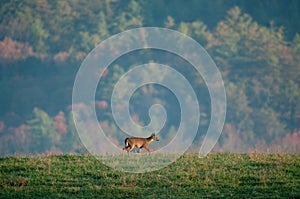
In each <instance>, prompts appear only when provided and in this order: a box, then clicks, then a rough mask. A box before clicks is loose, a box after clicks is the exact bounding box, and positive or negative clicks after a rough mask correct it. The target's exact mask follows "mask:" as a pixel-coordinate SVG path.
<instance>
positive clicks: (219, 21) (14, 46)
mask: <svg viewBox="0 0 300 199" xmlns="http://www.w3.org/2000/svg"><path fill="white" fill-rule="evenodd" d="M299 9H300V1H297V0H288V1H284V0H273V1H271V0H264V1H260V0H252V1H243V0H233V1H222V0H212V1H205V0H190V1H183V0H174V1H169V0H153V1H147V0H122V1H121V0H91V1H79V0H65V1H59V0H54V1H50V0H23V1H21V0H3V1H0V16H1V17H0V156H6V155H19V154H40V153H85V152H86V150H85V148H84V146H83V145H82V144H81V142H80V139H79V137H78V134H77V132H76V128H75V126H74V121H73V115H72V111H71V105H72V89H73V84H74V79H75V76H76V73H77V71H78V69H79V67H80V65H81V63H82V61H83V60H84V58H85V57H86V56H87V55H88V53H89V52H90V51H91V50H92V49H93V48H94V47H95V46H97V45H98V44H99V43H100V42H101V41H104V40H105V39H107V38H109V37H110V36H112V35H114V34H117V33H120V32H122V31H125V30H129V29H132V28H138V27H152V26H153V27H164V28H169V29H172V30H176V31H179V32H181V33H184V34H186V35H188V36H190V37H192V38H193V39H195V40H196V41H197V42H199V43H200V44H201V45H202V46H203V47H204V48H205V49H206V51H207V52H208V53H209V54H210V56H211V57H212V59H213V60H214V61H215V63H216V65H217V66H218V68H219V70H220V71H221V74H222V78H223V80H224V83H225V89H226V95H227V114H226V122H225V125H224V129H223V132H222V135H221V137H220V139H219V141H218V143H217V145H216V146H215V149H214V150H215V151H220V152H238V153H245V152H249V151H256V152H291V153H299V152H300V145H299V143H300V122H299V121H300V92H299V91H300V89H299V88H300V79H299V77H300V34H299V33H300V20H299V19H300V12H299ZM137 53H139V55H140V56H143V57H146V58H147V59H148V60H149V62H151V61H160V62H164V63H170V64H175V63H177V65H176V66H175V68H177V69H178V70H179V71H181V72H182V73H183V74H184V75H185V76H186V77H187V78H188V79H190V80H191V81H192V82H191V83H192V85H193V88H194V89H195V90H196V91H197V97H198V98H202V97H203V96H207V88H206V87H205V84H204V83H203V81H202V80H201V79H200V80H199V79H197V78H195V77H194V76H193V72H192V71H191V70H190V69H189V68H188V67H187V66H186V65H185V63H182V62H181V61H180V60H172V61H171V60H170V55H168V54H165V55H161V54H162V53H161V52H157V51H153V52H148V51H141V52H137ZM154 57H155V58H156V59H158V60H153V59H154ZM139 63H140V60H135V59H134V57H133V56H131V55H130V54H129V55H128V56H127V57H126V59H125V58H121V59H119V60H117V61H116V62H115V63H113V64H112V65H111V66H110V67H109V70H108V71H107V74H105V77H104V81H103V82H100V83H101V84H102V86H101V87H99V89H98V90H97V92H96V96H95V105H96V109H97V110H96V111H97V117H98V120H99V124H100V125H101V126H102V128H104V129H106V130H107V131H109V132H111V135H112V139H114V141H115V143H117V145H120V146H121V145H122V144H123V140H124V137H125V136H126V135H124V137H121V138H120V137H114V136H113V135H115V134H116V132H118V131H120V129H118V127H117V126H116V124H115V122H114V121H113V118H112V115H111V109H110V97H111V93H112V88H113V86H114V85H115V83H116V82H117V81H118V79H119V78H120V77H121V76H122V74H124V73H125V72H126V71H128V70H129V69H130V68H131V67H132V66H133V65H136V64H139ZM158 93H159V95H158ZM146 98H147V99H150V100H145V99H146ZM203 98H204V99H201V100H200V105H199V106H200V108H201V110H203V115H202V116H203V117H204V119H202V120H201V123H200V127H199V131H205V129H207V125H208V123H209V121H208V120H209V115H210V108H209V107H210V101H209V99H207V97H203ZM145 101H146V102H145ZM153 102H160V103H161V104H164V105H165V107H166V110H167V112H168V116H169V117H168V121H167V122H166V125H165V126H164V128H163V131H162V132H161V135H160V136H162V137H165V138H166V137H168V136H169V137H170V136H171V135H173V133H174V132H176V130H177V128H178V121H177V119H176V118H175V117H172V116H173V115H175V113H176V112H178V111H179V109H178V108H174V107H178V103H177V101H176V100H174V96H172V95H171V94H170V93H169V92H167V91H164V90H163V88H161V87H158V86H154V85H147V86H144V87H143V88H141V89H140V91H138V92H137V93H136V94H135V95H134V98H133V99H132V104H131V106H132V113H133V114H132V117H133V118H134V120H135V121H138V122H139V123H141V124H145V123H147V122H149V121H148V120H149V118H148V115H147V114H146V113H148V108H149V106H150V105H151V104H153ZM78 106H79V105H78ZM198 140H201V136H198V137H197V140H195V148H196V147H197V143H198ZM99 145H101V142H100V141H99ZM191 148H193V147H191Z"/></svg>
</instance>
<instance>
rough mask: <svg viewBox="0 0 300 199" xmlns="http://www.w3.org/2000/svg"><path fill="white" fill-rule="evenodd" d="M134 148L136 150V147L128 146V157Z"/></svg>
mask: <svg viewBox="0 0 300 199" xmlns="http://www.w3.org/2000/svg"><path fill="white" fill-rule="evenodd" d="M133 148H134V147H131V146H128V148H127V152H128V155H130V151H131V150H132V149H133Z"/></svg>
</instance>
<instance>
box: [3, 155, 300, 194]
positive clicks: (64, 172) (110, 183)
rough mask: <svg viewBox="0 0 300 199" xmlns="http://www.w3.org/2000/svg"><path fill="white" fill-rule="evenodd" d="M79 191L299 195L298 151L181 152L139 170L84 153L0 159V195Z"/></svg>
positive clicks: (92, 192) (299, 165)
mask: <svg viewBox="0 0 300 199" xmlns="http://www.w3.org/2000/svg"><path fill="white" fill-rule="evenodd" d="M124 158H127V159H129V158H131V157H128V156H126V157H124ZM129 160H130V159H129ZM132 164H135V162H134V161H133V163H132ZM82 197H84V198H215V197H217V198H222V197H224V198H254V197H258V198H300V154H298V155H295V154H273V155H270V154H244V155H241V154H210V155H208V156H207V157H205V158H202V159H199V158H198V156H197V155H194V154H185V155H184V156H183V157H181V158H180V159H179V160H177V161H176V162H175V163H173V164H171V165H169V166H167V167H165V168H163V169H161V170H157V171H154V172H150V173H138V174H135V173H125V172H121V171H118V170H113V169H111V168H109V167H107V166H105V165H103V164H101V163H100V162H99V161H98V160H97V159H95V158H94V157H93V156H88V155H82V156H79V155H62V156H44V157H8V158H1V159H0V198H82Z"/></svg>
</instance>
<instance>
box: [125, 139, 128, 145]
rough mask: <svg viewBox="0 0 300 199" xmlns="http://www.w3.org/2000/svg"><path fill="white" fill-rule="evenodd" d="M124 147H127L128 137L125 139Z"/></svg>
mask: <svg viewBox="0 0 300 199" xmlns="http://www.w3.org/2000/svg"><path fill="white" fill-rule="evenodd" d="M125 147H128V138H126V139H125Z"/></svg>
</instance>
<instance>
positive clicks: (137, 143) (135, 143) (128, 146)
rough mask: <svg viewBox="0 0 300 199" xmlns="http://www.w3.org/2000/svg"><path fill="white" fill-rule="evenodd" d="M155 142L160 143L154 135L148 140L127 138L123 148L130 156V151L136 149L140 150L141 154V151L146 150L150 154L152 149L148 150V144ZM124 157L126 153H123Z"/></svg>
mask: <svg viewBox="0 0 300 199" xmlns="http://www.w3.org/2000/svg"><path fill="white" fill-rule="evenodd" d="M153 140H155V141H159V139H158V137H157V136H156V135H155V134H154V133H153V134H152V135H151V136H150V137H148V138H136V137H131V138H126V139H125V147H124V148H123V152H124V150H127V152H128V155H129V154H130V151H131V150H132V149H134V148H135V147H138V148H140V153H141V149H142V148H145V149H146V150H147V151H148V152H150V149H149V148H148V144H149V143H150V142H152V141H153ZM123 155H124V153H123Z"/></svg>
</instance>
